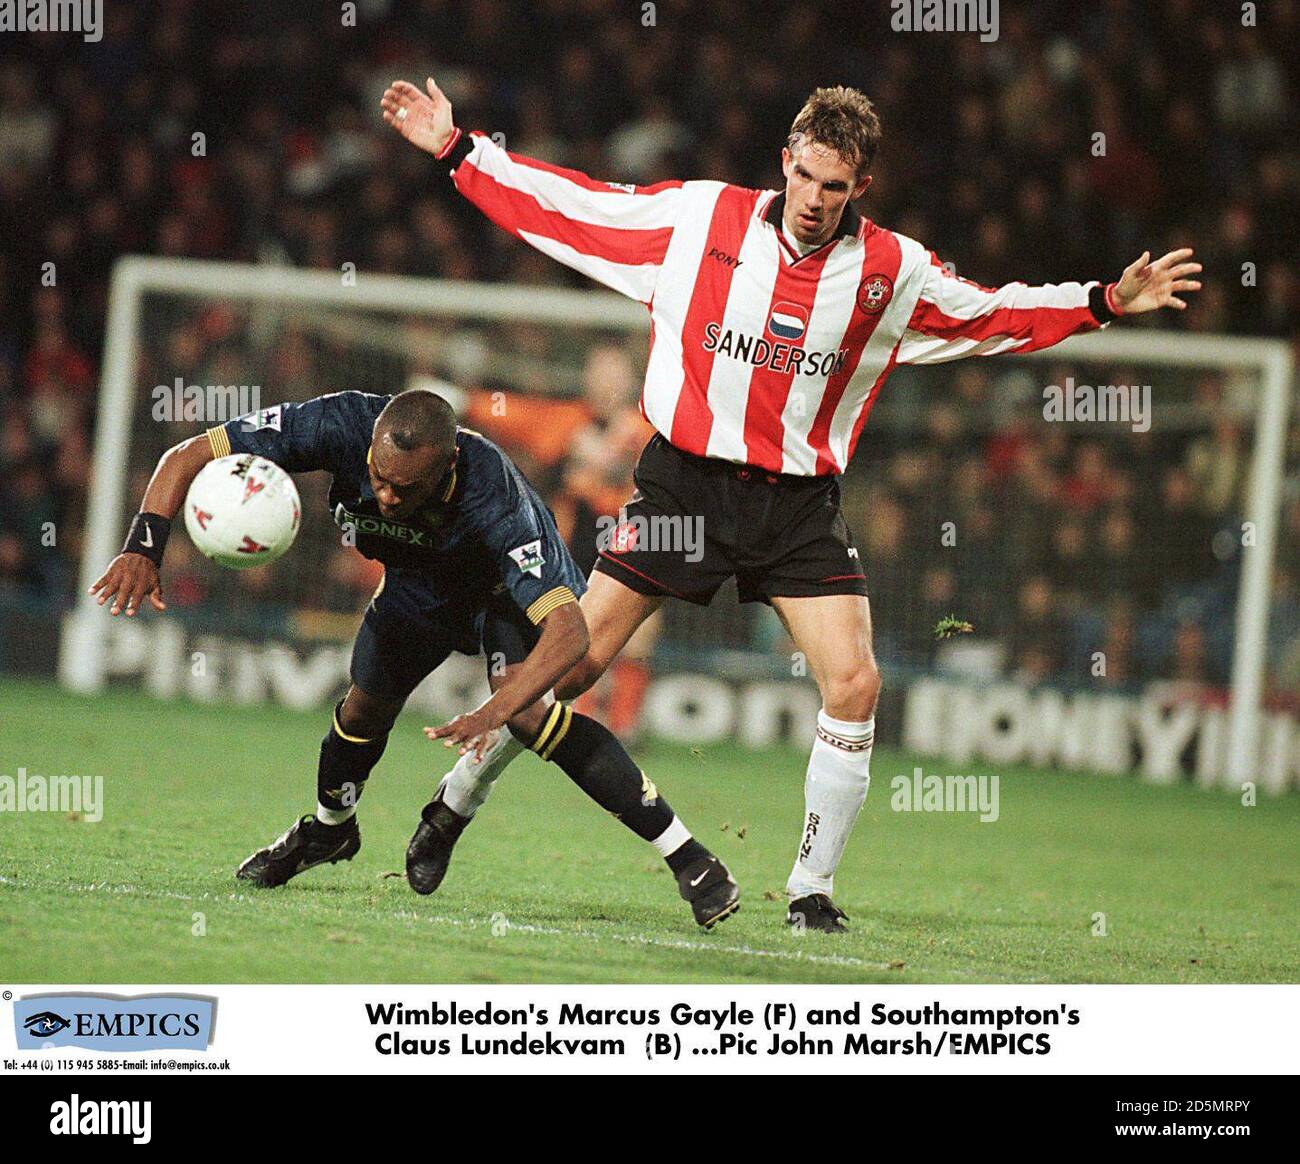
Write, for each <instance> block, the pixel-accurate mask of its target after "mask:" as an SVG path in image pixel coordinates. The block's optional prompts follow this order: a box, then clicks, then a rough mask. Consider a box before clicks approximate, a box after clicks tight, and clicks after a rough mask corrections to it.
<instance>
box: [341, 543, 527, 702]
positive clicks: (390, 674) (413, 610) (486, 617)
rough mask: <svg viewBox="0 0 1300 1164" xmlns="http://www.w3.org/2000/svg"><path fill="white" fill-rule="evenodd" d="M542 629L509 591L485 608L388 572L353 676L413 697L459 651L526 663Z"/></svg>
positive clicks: (366, 685) (360, 641)
mask: <svg viewBox="0 0 1300 1164" xmlns="http://www.w3.org/2000/svg"><path fill="white" fill-rule="evenodd" d="M540 636H541V628H540V627H537V626H535V625H534V624H533V623H531V622H530V621H529V620H528V616H527V615H525V614H524V612H523V611H522V610H520V609H519V607H518V605H516V603H515V602H514V601H513V600H512V599H511V597H510V595H509V594H508V593H506V592H505V590H504V588H503V589H502V592H501V593H500V594H493V595H491V596H489V598H488V600H487V601H486V602H485V603H483V604H481V605H479V606H467V605H464V604H455V605H448V603H447V602H446V601H445V600H440V599H438V598H437V597H435V595H434V593H433V591H432V589H431V588H430V587H429V585H428V583H427V582H425V581H424V580H423V579H421V578H420V577H419V576H418V575H416V576H411V575H407V574H403V573H400V572H398V571H395V570H391V569H390V570H388V571H387V572H386V573H385V575H384V581H383V582H382V583H381V584H380V586H379V589H378V590H377V591H376V592H375V596H374V598H372V599H371V600H370V605H369V606H367V607H366V615H365V618H364V619H363V620H362V623H361V629H360V630H359V631H358V632H357V641H356V643H355V645H354V646H353V648H352V666H351V668H350V671H351V676H352V682H353V683H354V684H355V685H356V686H357V687H359V688H361V690H362V691H364V692H365V693H366V694H367V695H373V696H374V697H375V698H376V699H387V700H391V701H393V702H394V703H402V702H405V700H406V698H407V696H409V695H410V694H411V692H412V691H414V690H415V689H416V687H418V686H419V685H420V682H421V681H422V680H423V679H424V677H425V676H426V675H428V674H429V673H430V672H431V671H434V670H436V669H437V668H438V667H439V666H440V665H441V664H442V662H443V661H444V660H445V659H446V658H447V656H448V655H450V654H451V653H452V652H453V651H457V652H459V653H460V654H462V655H477V654H478V653H479V651H480V650H482V651H483V652H484V653H485V654H486V655H487V657H488V658H489V659H493V658H497V657H500V658H503V659H504V661H505V662H506V663H519V662H522V661H523V660H524V658H525V657H526V656H527V655H528V653H529V651H531V650H532V649H533V647H534V646H535V645H536V643H537V640H538V638H539V637H540Z"/></svg>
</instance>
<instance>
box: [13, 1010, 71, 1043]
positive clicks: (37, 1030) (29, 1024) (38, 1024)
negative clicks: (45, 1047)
mask: <svg viewBox="0 0 1300 1164" xmlns="http://www.w3.org/2000/svg"><path fill="white" fill-rule="evenodd" d="M70 1026H72V1024H71V1023H70V1022H68V1020H67V1019H65V1018H64V1017H63V1016H62V1015H61V1014H55V1013H54V1012H53V1011H52V1010H43V1011H41V1012H40V1013H39V1014H34V1015H32V1016H31V1018H29V1019H27V1020H25V1021H24V1022H23V1028H24V1029H25V1030H27V1031H30V1032H31V1034H32V1035H33V1036H35V1037H36V1038H38V1039H48V1038H49V1037H50V1036H51V1035H57V1034H58V1033H59V1032H60V1031H66V1030H67V1029H68V1028H69V1027H70Z"/></svg>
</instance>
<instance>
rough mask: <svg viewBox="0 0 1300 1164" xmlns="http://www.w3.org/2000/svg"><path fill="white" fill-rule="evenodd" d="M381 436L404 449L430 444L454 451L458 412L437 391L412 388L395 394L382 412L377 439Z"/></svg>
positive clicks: (441, 451)
mask: <svg viewBox="0 0 1300 1164" xmlns="http://www.w3.org/2000/svg"><path fill="white" fill-rule="evenodd" d="M381 437H387V438H388V440H390V441H391V442H392V444H393V447H394V448H396V449H399V450H400V451H401V452H404V453H409V452H413V451H414V450H415V449H428V448H431V449H433V450H434V452H435V453H439V454H446V453H450V452H451V450H452V449H454V448H455V447H456V413H455V411H454V410H453V409H452V407H451V405H450V404H448V403H447V402H446V401H445V400H444V399H443V398H442V397H441V396H439V395H438V394H437V393H436V392H430V391H429V390H428V389H427V388H412V389H410V390H409V391H407V392H401V393H398V395H396V396H394V397H393V398H392V400H390V401H389V402H388V404H387V405H386V406H385V408H384V411H383V412H381V413H380V414H379V419H378V420H376V421H375V437H374V439H375V440H376V441H378V440H379V439H380V438H381Z"/></svg>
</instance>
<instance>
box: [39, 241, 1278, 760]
mask: <svg viewBox="0 0 1300 1164" xmlns="http://www.w3.org/2000/svg"><path fill="white" fill-rule="evenodd" d="M156 295H165V296H168V297H171V298H174V299H176V300H179V301H184V300H191V301H199V302H201V301H209V300H210V301H214V302H219V303H222V304H238V305H242V306H245V307H248V308H257V307H259V306H267V307H271V308H281V309H283V308H288V307H292V308H295V309H297V310H299V311H303V312H307V313H310V312H313V311H322V312H323V311H332V310H338V311H349V312H364V313H374V315H376V316H384V317H390V318H393V319H398V320H407V321H410V320H416V321H418V320H420V319H422V318H424V317H428V318H433V319H441V320H458V321H466V322H477V323H496V324H509V325H539V326H542V327H546V328H552V329H579V330H580V329H597V330H599V331H601V332H621V333H646V332H648V330H649V316H648V314H647V312H646V310H645V308H644V307H643V306H642V305H640V304H637V303H634V302H631V301H629V300H627V299H625V298H623V297H621V296H617V295H614V294H612V293H608V292H603V291H579V290H568V289H561V288H555V287H535V286H517V285H502V284H478V283H463V282H451V281H444V280H436V279H415V278H407V277H398V276H381V275H367V274H364V273H358V274H356V275H355V276H352V277H346V276H342V275H340V274H339V273H335V272H330V271H307V270H298V269H293V268H287V267H276V266H255V265H246V264H237V263H224V262H207V261H199V260H191V259H171V258H149V257H127V258H124V259H122V260H120V261H119V262H118V264H117V265H116V267H115V268H114V272H113V278H112V283H111V288H110V296H109V304H108V315H107V330H106V337H105V348H104V357H103V369H102V376H101V381H100V388H99V400H98V412H97V418H96V426H95V434H94V452H93V471H92V477H91V486H90V493H89V497H88V499H87V510H86V524H85V531H84V537H83V545H82V559H81V569H80V573H81V580H80V595H79V599H78V605H77V608H76V610H75V611H74V612H73V613H72V614H71V615H70V616H69V618H68V620H67V623H66V624H65V628H64V633H63V645H62V649H61V651H60V662H59V671H60V677H61V680H62V682H63V683H64V684H65V685H67V686H69V687H71V688H73V689H76V690H80V691H96V690H99V689H101V688H102V686H103V685H104V682H105V633H106V632H105V629H104V627H105V623H106V621H107V620H106V619H105V617H104V613H103V611H102V610H100V609H99V608H98V607H97V605H96V604H95V600H94V598H93V597H92V596H91V595H89V594H88V592H87V591H88V588H89V586H90V585H91V583H92V582H93V581H94V580H95V578H96V577H97V576H98V574H99V572H100V571H101V570H102V569H103V567H104V566H105V564H106V563H107V562H108V561H109V560H110V559H111V558H112V556H113V555H114V554H115V553H116V552H117V550H118V548H119V547H120V544H121V539H122V536H123V528H124V527H123V524H122V522H123V514H124V512H125V509H124V507H125V506H126V505H128V504H133V503H134V499H132V498H128V497H127V496H126V494H127V486H128V479H129V475H130V472H131V470H132V468H134V469H136V470H138V469H139V468H141V466H139V465H134V466H133V464H132V461H133V458H138V457H139V456H141V455H142V454H141V453H140V450H139V449H138V448H137V447H134V446H137V445H138V443H139V442H138V441H137V440H136V437H137V433H136V431H135V425H134V419H135V417H136V415H137V409H138V407H139V404H140V400H141V393H142V392H143V391H145V390H146V388H145V387H143V386H142V385H141V384H140V383H139V382H138V377H139V374H140V373H139V368H140V362H141V355H142V335H143V334H144V331H145V329H146V328H147V327H148V326H149V319H148V316H147V300H148V299H149V297H150V296H156ZM1000 358H1001V357H999V359H1000ZM1013 358H1014V359H1015V360H1017V361H1024V360H1030V361H1045V360H1046V361H1053V362H1056V363H1061V362H1064V361H1072V360H1079V361H1094V362H1096V361H1112V362H1118V363H1122V364H1127V365H1157V366H1164V367H1170V368H1207V369H1217V370H1224V371H1231V372H1245V373H1249V374H1250V375H1251V376H1252V377H1254V379H1255V381H1256V382H1257V385H1258V388H1257V392H1256V397H1257V398H1256V400H1255V408H1254V437H1253V442H1252V444H1253V451H1252V456H1251V466H1250V473H1249V479H1248V486H1247V490H1246V500H1245V515H1246V518H1247V519H1248V520H1249V521H1250V522H1252V523H1253V526H1254V538H1253V545H1251V546H1250V548H1249V549H1248V550H1246V551H1245V552H1244V554H1243V564H1242V570H1241V576H1240V585H1239V592H1238V600H1237V605H1236V610H1235V634H1234V639H1233V653H1232V660H1231V677H1230V682H1231V708H1230V712H1229V729H1228V760H1227V765H1228V771H1227V772H1226V773H1225V775H1226V776H1228V777H1230V778H1231V779H1232V780H1233V781H1246V780H1249V779H1251V778H1252V775H1251V774H1252V769H1253V766H1254V763H1255V757H1256V753H1257V749H1258V746H1259V740H1260V735H1261V727H1262V700H1263V694H1264V686H1265V668H1266V642H1267V624H1268V617H1269V604H1270V579H1271V572H1272V568H1273V562H1274V557H1275V554H1276V551H1277V544H1278V538H1279V525H1280V521H1279V518H1280V512H1281V507H1282V480H1283V475H1284V471H1285V455H1286V432H1287V423H1288V408H1289V403H1290V395H1291V388H1292V380H1293V375H1294V357H1293V355H1292V352H1291V348H1290V346H1289V345H1288V344H1287V343H1285V342H1283V341H1280V340H1268V339H1250V338H1242V337H1232V336H1214V335H1198V334H1188V333H1182V332H1163V331H1155V330H1149V329H1146V328H1127V327H1126V326H1125V325H1124V324H1122V323H1121V324H1118V325H1116V326H1113V327H1111V328H1108V329H1106V330H1104V331H1098V332H1093V333H1090V334H1087V335H1083V336H1076V337H1072V338H1070V339H1068V340H1066V341H1065V342H1063V343H1062V344H1059V345H1057V346H1056V347H1054V348H1050V349H1047V350H1045V351H1041V352H1032V353H1025V354H1022V355H1017V356H1015V357H1013ZM274 402H275V401H271V400H268V401H266V402H265V403H268V404H269V403H274ZM865 435H866V440H867V441H868V442H869V441H870V436H871V431H870V427H868V431H867V433H866V434H865Z"/></svg>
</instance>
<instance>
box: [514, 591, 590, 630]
mask: <svg viewBox="0 0 1300 1164" xmlns="http://www.w3.org/2000/svg"><path fill="white" fill-rule="evenodd" d="M577 601H578V596H577V595H576V594H574V593H573V591H572V590H570V589H569V588H568V587H567V586H557V587H556V588H555V589H554V590H548V591H547V592H546V593H545V594H543V595H542V596H541V598H539V599H538V600H537V601H536V602H534V603H533V604H532V605H531V606H530V607H529V608H528V609H527V610H526V611H524V613H525V614H526V615H528V621H529V622H531V623H532V624H533V625H534V626H536V625H538V624H540V623H541V621H542V619H544V618H545V617H546V616H547V615H548V614H550V613H551V611H553V610H556V609H558V608H559V607H561V606H568V605H569V603H570V602H577Z"/></svg>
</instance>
